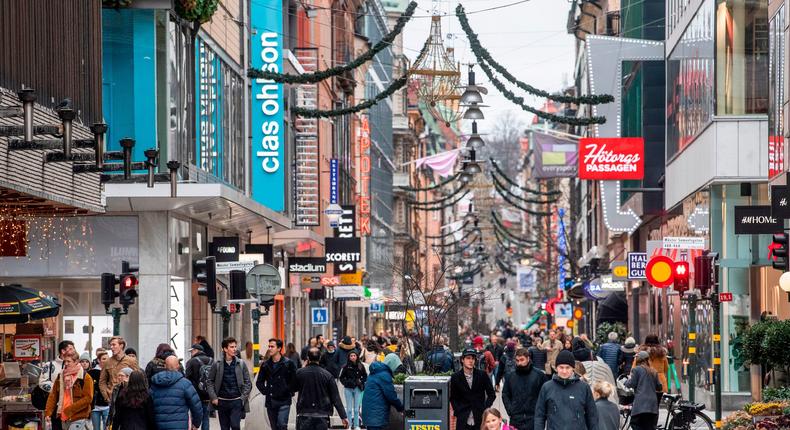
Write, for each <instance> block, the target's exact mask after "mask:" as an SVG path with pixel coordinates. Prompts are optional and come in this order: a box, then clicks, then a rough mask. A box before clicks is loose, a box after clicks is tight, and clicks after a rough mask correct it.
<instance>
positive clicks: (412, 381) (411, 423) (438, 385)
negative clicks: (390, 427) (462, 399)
mask: <svg viewBox="0 0 790 430" xmlns="http://www.w3.org/2000/svg"><path fill="white" fill-rule="evenodd" d="M403 408H404V412H403V429H404V430H450V377H449V376H409V377H408V378H406V382H405V383H404V384H403Z"/></svg>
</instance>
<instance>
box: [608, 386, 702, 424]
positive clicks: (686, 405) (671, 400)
mask: <svg viewBox="0 0 790 430" xmlns="http://www.w3.org/2000/svg"><path fill="white" fill-rule="evenodd" d="M661 403H662V404H664V405H665V406H666V409H667V417H666V419H665V420H664V425H663V426H662V425H658V426H656V430H713V420H711V419H710V417H708V416H707V415H705V413H704V412H702V411H703V410H704V409H705V405H704V404H702V403H691V402H689V401H686V400H683V396H682V395H680V394H666V393H664V395H663V396H661ZM620 416H621V417H622V418H623V419H622V425H621V426H620V429H621V430H626V429H627V428H628V426H629V424H630V423H631V406H630V405H629V406H621V407H620Z"/></svg>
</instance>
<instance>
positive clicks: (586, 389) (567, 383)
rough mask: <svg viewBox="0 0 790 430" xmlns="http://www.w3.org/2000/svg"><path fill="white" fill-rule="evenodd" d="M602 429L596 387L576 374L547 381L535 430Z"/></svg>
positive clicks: (536, 413)
mask: <svg viewBox="0 0 790 430" xmlns="http://www.w3.org/2000/svg"><path fill="white" fill-rule="evenodd" d="M544 428H545V429H548V430H570V429H572V430H598V410H597V409H596V407H595V401H594V400H593V395H592V390H590V386H589V385H587V383H586V382H584V381H582V380H580V379H579V377H578V376H577V375H575V374H574V375H573V376H571V377H570V378H568V379H562V378H560V377H559V375H554V377H553V378H552V379H551V381H549V382H547V383H545V384H543V387H541V389H540V395H539V396H538V402H537V406H536V407H535V426H534V430H544Z"/></svg>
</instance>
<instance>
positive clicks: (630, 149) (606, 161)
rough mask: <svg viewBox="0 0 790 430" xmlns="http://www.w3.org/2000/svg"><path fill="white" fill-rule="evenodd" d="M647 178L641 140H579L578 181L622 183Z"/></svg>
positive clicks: (643, 147) (625, 138) (629, 138)
mask: <svg viewBox="0 0 790 430" xmlns="http://www.w3.org/2000/svg"><path fill="white" fill-rule="evenodd" d="M644 177H645V142H644V140H643V139H642V138H641V137H604V138H592V137H590V138H587V137H585V138H582V139H579V179H587V180H602V181H619V180H625V179H643V178H644Z"/></svg>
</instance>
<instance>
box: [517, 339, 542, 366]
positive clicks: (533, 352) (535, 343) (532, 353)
mask: <svg viewBox="0 0 790 430" xmlns="http://www.w3.org/2000/svg"><path fill="white" fill-rule="evenodd" d="M530 339H532V344H531V345H530V346H529V347H528V348H527V351H529V359H530V361H531V362H532V365H533V366H535V367H537V368H538V369H540V370H542V371H544V372H546V363H547V362H548V356H547V354H546V350H545V349H543V339H542V338H541V337H540V336H534V337H532V338H530ZM522 345H523V346H524V347H527V345H524V344H522Z"/></svg>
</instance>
